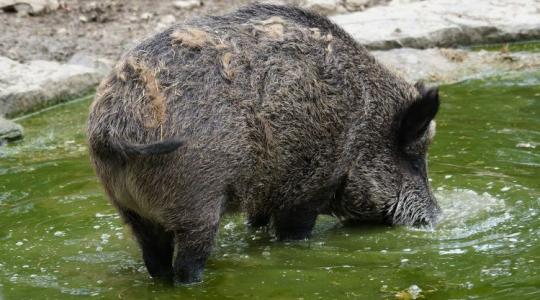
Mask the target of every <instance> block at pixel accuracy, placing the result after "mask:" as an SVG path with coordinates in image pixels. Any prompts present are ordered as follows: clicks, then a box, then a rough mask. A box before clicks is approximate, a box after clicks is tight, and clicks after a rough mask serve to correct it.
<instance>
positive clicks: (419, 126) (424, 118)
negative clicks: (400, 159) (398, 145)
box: [399, 84, 439, 143]
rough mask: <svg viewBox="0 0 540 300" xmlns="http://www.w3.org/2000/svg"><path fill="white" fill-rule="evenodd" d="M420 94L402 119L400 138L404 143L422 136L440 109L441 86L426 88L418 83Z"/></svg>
mask: <svg viewBox="0 0 540 300" xmlns="http://www.w3.org/2000/svg"><path fill="white" fill-rule="evenodd" d="M417 88H418V89H419V92H420V96H419V97H418V98H417V99H416V101H415V102H414V103H413V104H412V105H411V106H410V107H409V108H408V109H407V111H406V112H405V114H404V116H403V119H402V121H401V125H400V129H399V138H400V141H401V142H402V143H407V142H410V141H413V140H414V139H417V138H418V137H420V136H421V135H422V134H423V133H424V132H425V131H426V129H427V128H428V126H429V123H430V122H431V120H433V118H434V117H435V115H436V114H437V111H438V110H439V88H437V87H435V88H430V89H426V88H424V87H423V84H417Z"/></svg>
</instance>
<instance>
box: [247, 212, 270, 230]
mask: <svg viewBox="0 0 540 300" xmlns="http://www.w3.org/2000/svg"><path fill="white" fill-rule="evenodd" d="M269 223H270V215H268V214H266V213H254V214H250V215H248V225H249V226H250V227H252V228H259V227H264V226H266V225H268V224H269Z"/></svg>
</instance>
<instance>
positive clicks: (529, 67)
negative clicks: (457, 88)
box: [371, 48, 540, 84]
mask: <svg viewBox="0 0 540 300" xmlns="http://www.w3.org/2000/svg"><path fill="white" fill-rule="evenodd" d="M371 53H372V54H373V55H374V56H375V58H377V59H378V60H379V61H380V62H381V63H383V64H384V65H386V66H387V67H388V68H390V69H392V70H394V71H395V72H396V73H398V74H400V75H401V76H403V77H404V78H405V79H407V80H408V81H410V82H415V81H418V80H423V81H426V82H431V83H438V84H440V83H454V82H459V81H462V80H466V79H477V78H484V77H489V76H494V75H497V74H502V73H504V74H508V73H510V72H514V71H519V72H524V71H535V70H538V69H540V53H527V52H516V53H507V52H495V51H478V52H475V51H466V50H458V49H436V48H433V49H425V50H420V49H411V48H402V49H392V50H388V51H372V52H371Z"/></svg>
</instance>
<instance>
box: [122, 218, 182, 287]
mask: <svg viewBox="0 0 540 300" xmlns="http://www.w3.org/2000/svg"><path fill="white" fill-rule="evenodd" d="M121 215H122V216H123V217H124V220H125V221H126V222H127V223H128V224H129V225H130V226H131V228H132V230H133V234H134V235H135V237H136V239H137V241H138V242H139V245H140V247H141V249H142V253H143V259H144V264H145V265H146V268H147V269H148V273H150V276H152V277H153V278H157V279H161V280H165V281H167V282H171V281H172V275H173V273H172V258H173V249H174V248H173V234H172V233H170V232H166V231H165V229H164V228H163V226H161V225H159V224H156V223H154V222H152V221H150V220H147V219H144V218H142V217H141V216H139V215H138V214H136V213H134V212H132V211H130V210H121Z"/></svg>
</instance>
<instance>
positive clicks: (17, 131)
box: [0, 117, 23, 145]
mask: <svg viewBox="0 0 540 300" xmlns="http://www.w3.org/2000/svg"><path fill="white" fill-rule="evenodd" d="M22 136H23V128H22V126H21V125H19V124H17V123H15V122H12V121H9V120H6V119H4V118H2V117H0V145H2V141H13V140H17V139H20V138H22Z"/></svg>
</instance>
